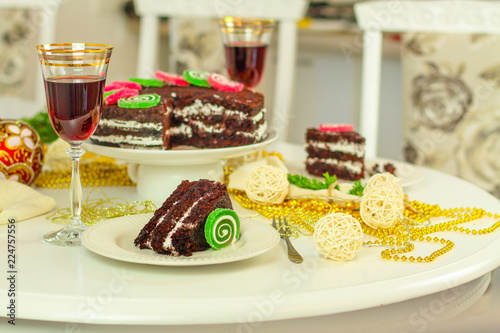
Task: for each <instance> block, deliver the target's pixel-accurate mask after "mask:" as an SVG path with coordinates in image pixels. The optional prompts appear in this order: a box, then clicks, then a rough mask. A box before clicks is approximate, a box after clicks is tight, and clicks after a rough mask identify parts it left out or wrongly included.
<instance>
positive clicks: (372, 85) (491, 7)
mask: <svg viewBox="0 0 500 333" xmlns="http://www.w3.org/2000/svg"><path fill="white" fill-rule="evenodd" d="M354 12H355V15H356V19H357V22H358V25H359V27H360V29H361V30H362V31H363V57H362V76H361V110H360V132H361V134H362V135H363V136H364V137H365V138H366V157H368V158H373V157H376V156H377V143H378V129H379V95H380V75H381V55H382V32H410V31H419V32H436V33H477V34H500V24H499V22H498V17H500V3H499V2H496V1H458V0H457V1H440V0H434V1H368V2H360V3H356V4H355V5H354Z"/></svg>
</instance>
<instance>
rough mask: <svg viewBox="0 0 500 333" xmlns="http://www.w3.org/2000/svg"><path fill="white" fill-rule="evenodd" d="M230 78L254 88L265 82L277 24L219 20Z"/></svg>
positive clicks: (228, 19)
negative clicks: (266, 65)
mask: <svg viewBox="0 0 500 333" xmlns="http://www.w3.org/2000/svg"><path fill="white" fill-rule="evenodd" d="M219 24H220V28H221V33H222V41H223V43H224V48H225V52H226V67H227V71H228V74H229V76H230V77H231V79H233V80H235V81H238V82H241V83H243V84H244V85H245V86H246V87H248V88H255V87H256V86H257V85H258V84H259V82H260V80H261V79H262V73H263V71H264V62H265V56H266V49H267V46H268V45H269V44H270V42H271V39H272V34H273V28H274V25H275V23H274V21H272V20H260V19H244V18H239V17H226V18H224V19H222V20H220V21H219Z"/></svg>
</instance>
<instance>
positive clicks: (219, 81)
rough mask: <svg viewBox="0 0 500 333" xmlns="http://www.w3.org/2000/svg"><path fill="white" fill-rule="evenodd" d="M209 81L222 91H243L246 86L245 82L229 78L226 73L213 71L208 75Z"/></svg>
mask: <svg viewBox="0 0 500 333" xmlns="http://www.w3.org/2000/svg"><path fill="white" fill-rule="evenodd" d="M207 81H208V83H209V84H210V85H211V86H212V87H214V88H215V89H217V90H221V91H232V92H235V91H236V92H237V91H242V90H243V88H245V86H244V85H243V83H240V82H236V81H233V80H230V79H228V78H227V77H225V76H224V75H221V74H218V73H212V74H210V75H209V76H208V79H207Z"/></svg>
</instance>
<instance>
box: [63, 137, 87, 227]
mask: <svg viewBox="0 0 500 333" xmlns="http://www.w3.org/2000/svg"><path fill="white" fill-rule="evenodd" d="M66 153H68V155H69V156H70V157H71V184H70V187H69V202H70V209H71V222H70V223H69V227H70V228H72V227H79V228H82V227H83V228H85V225H84V224H83V222H82V220H81V218H80V214H81V212H82V183H81V181H80V157H82V155H83V154H84V153H85V149H83V148H81V143H76V144H71V148H69V149H68V150H66Z"/></svg>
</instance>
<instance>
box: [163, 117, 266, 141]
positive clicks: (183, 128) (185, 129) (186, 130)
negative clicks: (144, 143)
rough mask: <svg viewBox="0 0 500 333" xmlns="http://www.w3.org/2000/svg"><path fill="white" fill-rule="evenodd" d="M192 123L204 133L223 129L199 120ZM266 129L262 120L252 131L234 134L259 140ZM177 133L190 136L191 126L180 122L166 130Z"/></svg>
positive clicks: (191, 133)
mask: <svg viewBox="0 0 500 333" xmlns="http://www.w3.org/2000/svg"><path fill="white" fill-rule="evenodd" d="M193 123H194V124H195V126H197V127H198V128H199V129H201V130H203V131H204V132H206V133H222V132H223V131H224V129H223V128H217V127H215V126H207V125H205V124H204V123H203V122H201V121H195V122H193ZM266 130H267V123H266V122H264V123H262V124H261V125H260V126H259V127H258V128H257V130H255V131H254V132H244V131H237V132H236V133H235V134H234V135H235V136H238V135H241V136H245V137H253V138H255V139H256V140H257V141H260V140H261V139H262V138H264V136H265V135H266ZM179 134H183V135H186V136H187V137H189V138H190V137H192V136H193V129H192V128H191V126H188V125H186V124H180V125H179V126H177V127H172V128H170V129H168V130H167V135H179Z"/></svg>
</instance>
